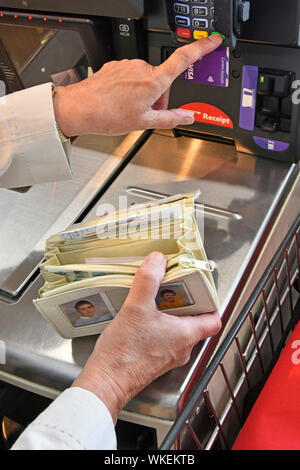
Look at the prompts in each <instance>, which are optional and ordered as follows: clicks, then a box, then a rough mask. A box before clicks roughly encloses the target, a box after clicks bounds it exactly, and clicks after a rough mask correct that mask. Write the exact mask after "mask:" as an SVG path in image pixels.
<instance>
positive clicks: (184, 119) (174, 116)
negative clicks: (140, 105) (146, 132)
mask: <svg viewBox="0 0 300 470" xmlns="http://www.w3.org/2000/svg"><path fill="white" fill-rule="evenodd" d="M145 117H146V121H147V125H148V126H149V129H173V128H174V127H176V126H179V125H182V126H187V125H189V124H193V123H194V121H195V119H194V113H193V112H191V111H187V110H185V109H169V110H160V111H159V110H155V109H153V110H151V111H148V112H147V113H146V116H145Z"/></svg>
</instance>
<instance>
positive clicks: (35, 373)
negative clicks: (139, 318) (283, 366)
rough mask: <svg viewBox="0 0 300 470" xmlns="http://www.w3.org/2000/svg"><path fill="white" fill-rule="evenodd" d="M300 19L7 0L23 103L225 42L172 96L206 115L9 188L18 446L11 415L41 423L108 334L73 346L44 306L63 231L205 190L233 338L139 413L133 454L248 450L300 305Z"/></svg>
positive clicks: (112, 141) (158, 0) (147, 396)
mask: <svg viewBox="0 0 300 470" xmlns="http://www.w3.org/2000/svg"><path fill="white" fill-rule="evenodd" d="M299 25H300V1H298V0H289V2H288V3H287V4H286V5H283V4H282V2H279V1H278V0H273V1H270V0H250V1H245V0H214V1H212V0H203V1H200V0H199V1H196V0H194V1H188V0H178V1H173V0H110V1H101V2H99V1H96V0H88V1H86V2H84V3H82V2H81V1H80V0H74V1H69V0H63V1H58V0H57V1H50V0H49V1H48V0H43V1H40V0H31V1H28V2H24V1H21V0H10V1H5V0H2V2H1V7H0V80H1V81H2V83H5V88H6V90H7V92H8V93H12V92H15V91H18V90H21V89H23V88H28V87H31V86H35V85H38V84H40V83H46V82H53V83H54V84H55V85H56V86H59V85H68V84H70V83H76V82H77V81H80V80H83V79H85V78H87V77H89V76H90V75H91V74H92V73H93V72H95V71H97V70H98V69H99V68H100V67H101V66H102V65H103V64H104V63H106V62H108V61H110V60H122V59H135V58H138V59H142V60H146V61H148V62H150V63H151V64H152V65H159V64H161V63H162V62H163V61H164V60H166V59H167V58H168V57H169V56H170V55H171V54H172V53H173V52H174V51H175V50H176V48H178V47H180V46H181V45H183V44H185V43H188V42H191V41H193V40H196V39H199V38H201V37H206V36H207V35H209V34H211V33H212V32H215V31H218V32H220V33H222V34H223V35H224V43H223V45H222V46H221V47H220V48H219V49H217V50H216V51H215V52H213V53H211V54H210V55H208V56H206V57H205V58H203V59H202V60H199V61H197V62H196V63H195V64H191V66H190V67H189V69H188V70H187V71H186V72H185V73H184V74H182V75H181V76H180V77H179V78H178V79H177V80H176V81H175V83H174V84H173V86H172V88H171V92H170V108H183V109H188V110H191V111H193V112H194V113H195V123H194V124H193V125H191V126H182V127H179V128H176V129H174V130H172V131H166V130H160V129H156V130H149V131H145V132H142V131H139V130H137V131H136V132H133V133H131V134H129V135H125V136H119V137H109V136H96V135H93V136H84V137H80V138H78V139H77V140H76V141H75V142H74V143H73V151H72V170H73V179H72V180H70V181H60V182H53V183H47V184H40V185H35V186H32V187H22V188H7V189H0V216H1V230H0V341H1V345H2V346H3V351H2V352H3V353H2V354H1V355H0V359H1V361H0V362H2V363H1V364H0V381H1V388H0V389H1V392H0V415H1V416H2V417H3V422H2V430H3V433H4V437H3V440H4V441H5V442H6V445H7V446H9V442H10V438H9V437H8V438H7V439H6V438H5V433H6V434H9V432H8V428H9V425H7V428H6V427H5V419H6V418H8V419H11V420H13V421H14V422H16V423H20V424H21V425H22V426H26V424H28V423H29V422H30V421H31V420H32V419H34V417H35V416H36V415H37V414H38V413H39V412H40V411H41V410H42V409H43V408H44V407H46V406H47V404H48V403H50V402H51V400H53V399H55V398H56V397H57V396H58V395H59V394H60V393H61V392H62V391H63V390H64V389H66V388H67V387H69V386H70V385H71V383H72V382H73V381H74V379H75V378H76V377H77V376H78V374H79V372H80V371H81V369H82V367H83V366H84V364H85V362H86V361H87V359H88V357H89V355H90V354H91V352H92V350H93V347H94V345H95V342H96V339H97V336H95V335H94V336H85V337H82V338H75V339H72V340H69V339H64V338H62V337H61V336H60V335H59V334H58V333H57V331H56V330H55V329H54V328H53V327H52V326H51V325H50V323H48V322H47V321H46V320H45V319H44V318H43V317H42V315H41V314H40V313H39V312H38V311H37V310H36V308H35V306H34V305H33V299H35V298H36V297H37V295H38V291H39V289H40V288H41V286H42V284H43V280H42V277H41V275H40V273H39V268H38V265H39V264H40V263H41V262H42V260H43V256H44V248H45V241H46V239H47V238H49V237H50V236H51V235H52V234H54V233H58V232H60V231H63V230H64V229H66V228H67V227H69V226H70V225H71V224H74V223H78V222H85V221H90V220H92V219H95V217H96V216H97V215H98V213H97V209H98V207H99V205H100V204H107V205H114V206H115V207H117V206H118V204H119V200H120V197H122V198H123V200H126V203H127V205H128V206H131V205H132V204H141V203H145V202H151V201H157V200H160V199H162V198H164V197H168V196H173V195H177V194H184V193H190V192H193V191H197V190H200V191H201V194H200V196H199V198H198V199H197V202H196V212H197V213H198V215H199V217H200V218H202V219H203V220H204V231H203V242H204V246H205V250H206V252H207V256H208V258H209V259H210V260H214V262H215V264H216V269H215V271H214V273H213V277H214V281H215V284H216V288H217V292H218V297H219V301H220V310H219V311H220V315H221V317H222V324H223V329H222V332H221V333H220V334H219V336H218V337H216V338H209V339H207V340H205V341H203V342H201V343H199V344H198V345H197V346H196V347H195V348H194V350H193V353H192V356H191V359H190V361H189V363H188V364H187V365H185V366H183V367H180V368H177V369H174V370H172V371H171V372H168V373H167V374H165V375H164V376H162V377H160V378H159V379H157V380H155V381H154V382H153V383H152V384H151V385H149V386H148V387H147V388H146V389H144V390H143V391H142V392H141V393H140V394H139V395H138V396H136V397H135V398H134V399H133V400H131V402H130V403H128V404H127V405H126V407H125V409H124V410H123V411H122V412H121V414H120V415H119V421H118V424H117V427H116V429H117V436H118V445H119V448H120V449H138V450H148V449H158V448H161V449H170V448H172V449H181V450H189V449H220V448H221V449H224V448H227V449H231V448H232V447H233V444H234V442H235V440H236V438H237V436H238V433H239V432H240V430H241V429H242V427H243V424H244V422H245V419H246V417H247V416H248V414H249V412H250V409H251V407H252V405H253V403H254V402H255V400H256V398H257V396H258V394H259V391H260V390H261V388H262V386H263V382H264V381H266V380H267V377H268V374H269V373H270V370H271V368H272V367H273V366H274V363H275V362H276V361H275V359H277V358H278V355H279V352H280V351H281V349H282V348H283V346H284V342H285V340H286V338H287V337H288V335H289V333H290V331H292V329H293V327H294V325H295V323H296V320H297V318H299V313H300V312H299V310H300V307H299V305H300V304H299V298H300V281H299V273H300V251H299V250H300V238H299V237H300V219H299V216H300V177H299V155H300V141H299V126H300V120H299V98H298V95H299V93H298V88H299V83H300V82H299V80H300V38H299ZM132 99H134V96H133V97H132ZM9 171H13V169H11V170H9ZM0 186H1V185H0ZM24 403H29V404H30V406H29V405H27V408H26V405H25V408H26V409H24ZM4 417H6V418H5V419H4ZM6 422H8V420H7V421H6Z"/></svg>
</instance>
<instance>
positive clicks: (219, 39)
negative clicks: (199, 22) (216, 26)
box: [209, 33, 223, 42]
mask: <svg viewBox="0 0 300 470" xmlns="http://www.w3.org/2000/svg"><path fill="white" fill-rule="evenodd" d="M209 39H210V40H211V41H213V42H223V38H222V36H221V34H219V33H214V34H211V35H210V36H209Z"/></svg>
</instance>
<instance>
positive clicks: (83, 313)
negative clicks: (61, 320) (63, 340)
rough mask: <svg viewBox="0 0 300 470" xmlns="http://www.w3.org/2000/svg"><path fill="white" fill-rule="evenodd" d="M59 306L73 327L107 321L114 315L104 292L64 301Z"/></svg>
mask: <svg viewBox="0 0 300 470" xmlns="http://www.w3.org/2000/svg"><path fill="white" fill-rule="evenodd" d="M59 308H60V310H61V311H62V312H63V313H64V315H65V317H66V318H67V319H68V320H69V322H70V323H71V325H72V326H74V327H75V328H78V327H83V326H88V325H95V324H96V323H101V322H104V321H109V320H112V319H113V317H114V316H115V315H116V312H115V310H114V309H113V307H112V305H111V303H110V302H109V300H108V299H107V297H106V295H105V294H104V293H101V294H95V295H90V296H87V297H85V298H82V299H77V300H75V301H72V302H66V303H64V304H62V305H59Z"/></svg>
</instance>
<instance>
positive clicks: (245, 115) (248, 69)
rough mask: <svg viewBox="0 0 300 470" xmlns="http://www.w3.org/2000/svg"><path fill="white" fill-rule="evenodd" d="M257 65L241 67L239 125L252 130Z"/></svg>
mask: <svg viewBox="0 0 300 470" xmlns="http://www.w3.org/2000/svg"><path fill="white" fill-rule="evenodd" d="M257 80H258V67H254V66H252V65H245V66H244V67H243V79H242V94H241V107H240V127H241V128H242V129H246V130H247V131H253V129H254V123H255V110H256V93H257Z"/></svg>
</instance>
